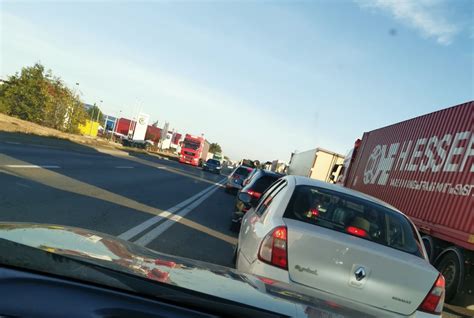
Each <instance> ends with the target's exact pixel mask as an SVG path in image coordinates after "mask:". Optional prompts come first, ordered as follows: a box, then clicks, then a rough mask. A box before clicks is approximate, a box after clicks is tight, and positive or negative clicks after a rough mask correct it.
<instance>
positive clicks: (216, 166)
mask: <svg viewBox="0 0 474 318" xmlns="http://www.w3.org/2000/svg"><path fill="white" fill-rule="evenodd" d="M221 168H222V165H221V162H220V161H219V160H216V159H207V161H206V162H205V163H204V164H203V165H202V170H204V171H209V172H214V173H217V174H220V173H221Z"/></svg>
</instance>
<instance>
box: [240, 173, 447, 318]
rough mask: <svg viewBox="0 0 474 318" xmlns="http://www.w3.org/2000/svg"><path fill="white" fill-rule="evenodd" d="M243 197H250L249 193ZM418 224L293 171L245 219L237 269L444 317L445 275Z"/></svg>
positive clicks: (366, 198)
mask: <svg viewBox="0 0 474 318" xmlns="http://www.w3.org/2000/svg"><path fill="white" fill-rule="evenodd" d="M239 197H240V198H239V199H240V200H241V201H243V202H248V203H250V202H251V196H250V195H249V194H248V193H246V192H241V193H239ZM421 242H422V241H421V237H420V235H419V233H418V231H417V229H416V228H415V226H414V225H413V223H412V222H411V221H410V220H409V219H408V218H407V217H406V216H405V215H404V214H403V213H401V212H400V211H398V210H396V209H395V208H394V207H392V206H389V205H387V204H386V203H384V202H382V201H380V200H378V199H375V198H372V197H369V196H367V195H364V194H362V193H359V192H356V191H353V190H349V189H346V188H343V187H340V186H337V185H333V184H329V183H325V182H321V181H317V180H313V179H309V178H305V177H296V176H287V177H284V178H282V179H280V180H279V181H277V182H276V183H275V184H273V185H272V186H271V187H270V188H269V189H268V190H267V191H265V193H264V194H262V197H261V198H260V201H259V204H258V205H257V206H256V207H255V208H251V209H250V210H249V211H248V212H247V213H246V214H245V216H244V218H243V220H242V226H241V229H240V234H239V240H238V245H237V247H236V252H235V256H234V257H235V259H236V268H237V269H238V270H240V271H243V272H247V273H252V274H256V275H260V276H264V277H268V278H271V279H275V280H279V281H282V282H287V283H290V284H292V285H294V286H307V287H312V288H314V289H319V290H324V291H327V292H329V293H332V294H335V295H338V296H340V297H345V298H348V299H351V300H353V301H356V302H359V303H362V304H367V305H371V306H374V307H377V308H380V309H384V310H386V311H387V314H390V313H397V314H400V315H414V316H416V317H435V316H440V313H441V311H442V308H443V305H444V295H445V282H444V277H443V276H442V275H441V274H440V273H439V272H438V271H437V270H436V269H435V268H434V267H433V266H432V265H430V264H429V261H428V258H427V254H426V251H425V249H424V247H423V244H422V243H421Z"/></svg>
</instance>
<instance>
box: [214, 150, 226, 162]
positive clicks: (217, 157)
mask: <svg viewBox="0 0 474 318" xmlns="http://www.w3.org/2000/svg"><path fill="white" fill-rule="evenodd" d="M212 159H215V160H218V161H219V162H220V163H221V164H222V162H223V161H224V156H223V155H222V153H220V152H216V153H214V154H213V155H212Z"/></svg>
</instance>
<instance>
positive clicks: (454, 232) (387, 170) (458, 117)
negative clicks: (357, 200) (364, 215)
mask: <svg viewBox="0 0 474 318" xmlns="http://www.w3.org/2000/svg"><path fill="white" fill-rule="evenodd" d="M473 128H474V102H473V101H470V102H467V103H464V104H460V105H457V106H453V107H450V108H447V109H443V110H439V111H436V112H433V113H430V114H427V115H423V116H420V117H416V118H413V119H409V120H406V121H403V122H399V123H396V124H393V125H390V126H387V127H384V128H380V129H376V130H373V131H369V132H366V133H364V134H363V136H362V138H361V139H358V140H357V141H356V142H355V144H354V148H353V150H352V151H351V152H350V153H349V155H348V156H347V158H346V160H345V162H344V172H343V177H342V178H341V179H340V183H341V184H342V185H343V186H345V187H348V188H352V189H355V190H358V191H360V192H363V193H366V194H369V195H371V196H374V197H377V198H379V199H381V200H383V201H385V202H387V203H389V204H391V205H392V206H394V207H396V208H397V209H399V210H400V211H402V212H403V213H405V214H406V215H407V216H409V217H410V218H411V220H412V221H413V222H414V224H415V225H416V226H417V228H418V229H419V231H420V233H421V234H422V241H423V243H424V244H423V245H424V247H425V249H426V252H427V255H428V258H429V260H430V262H431V263H432V264H433V265H434V266H435V267H436V268H437V269H438V270H439V271H440V272H441V273H442V274H443V275H444V278H445V280H446V299H447V301H452V300H454V299H455V298H456V301H459V302H460V303H462V304H463V305H467V306H469V308H471V307H470V306H474V266H473V265H474V264H473V262H474V252H473V251H474V200H473V197H474V134H473Z"/></svg>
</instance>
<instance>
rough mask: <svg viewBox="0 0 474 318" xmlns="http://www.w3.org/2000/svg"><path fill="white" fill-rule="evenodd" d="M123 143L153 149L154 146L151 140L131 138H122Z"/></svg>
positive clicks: (127, 145)
mask: <svg viewBox="0 0 474 318" xmlns="http://www.w3.org/2000/svg"><path fill="white" fill-rule="evenodd" d="M122 145H123V146H125V147H132V148H140V149H145V150H151V149H152V148H153V146H154V144H153V141H151V140H130V139H128V138H124V139H122Z"/></svg>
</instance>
